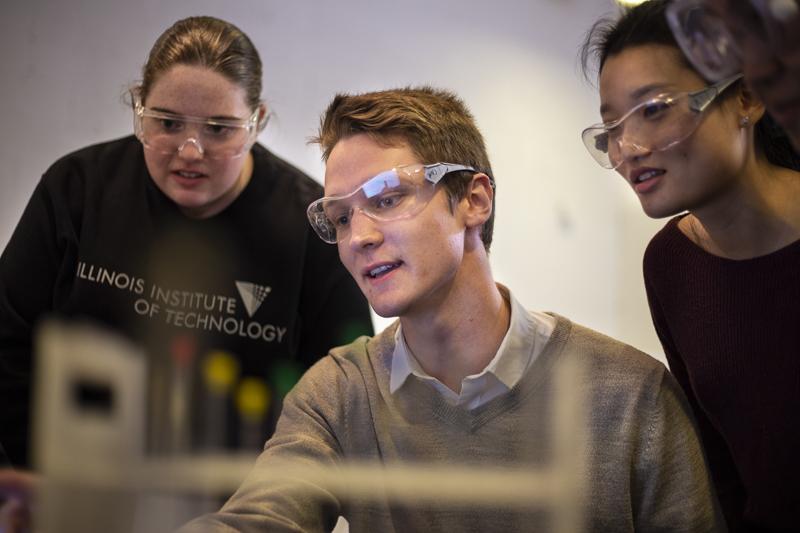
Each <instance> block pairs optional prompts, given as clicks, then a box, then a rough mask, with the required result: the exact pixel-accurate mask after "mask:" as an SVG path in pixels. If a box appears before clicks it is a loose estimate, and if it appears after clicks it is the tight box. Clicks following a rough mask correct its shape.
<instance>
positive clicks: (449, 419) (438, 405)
mask: <svg viewBox="0 0 800 533" xmlns="http://www.w3.org/2000/svg"><path fill="white" fill-rule="evenodd" d="M548 314H550V315H552V316H553V317H555V318H556V327H555V329H554V330H553V333H552V334H551V336H550V339H549V340H548V342H547V344H546V345H545V347H544V349H543V350H542V353H541V354H539V357H537V358H536V360H535V361H534V362H533V364H532V365H531V367H530V368H529V369H528V370H527V372H526V373H525V375H524V376H523V377H522V378H521V379H520V380H519V381H518V382H517V384H516V385H514V387H512V388H511V389H510V390H509V391H508V392H506V393H505V394H502V395H500V396H498V397H496V398H493V399H491V400H489V401H488V402H486V403H485V404H483V405H480V406H478V407H476V408H474V409H467V408H466V407H464V406H458V405H451V404H450V403H448V402H447V400H445V398H443V397H442V395H441V394H439V392H437V391H436V390H435V389H434V388H433V387H431V386H430V385H428V384H426V383H422V382H421V381H419V380H417V379H409V380H407V381H406V383H405V384H404V385H403V386H402V387H401V388H400V390H398V391H397V392H396V393H395V394H399V395H400V396H398V398H393V395H392V394H391V393H390V392H389V385H388V375H389V369H390V368H391V355H392V351H393V350H392V348H393V343H392V341H393V338H394V330H395V329H396V325H395V327H389V328H386V330H384V331H383V332H382V333H381V334H380V336H381V337H384V336H385V335H388V338H387V337H384V338H383V339H382V342H380V348H379V349H378V352H379V354H376V355H379V356H378V360H379V361H380V366H382V367H383V368H381V369H380V370H381V374H382V375H383V376H385V377H386V379H385V380H380V381H381V385H380V389H381V394H383V395H384V397H385V399H386V401H389V402H392V403H394V402H395V401H398V402H400V403H402V399H403V398H409V397H413V399H414V406H415V407H417V408H418V407H419V406H423V405H428V406H429V407H427V409H428V410H429V411H430V412H431V413H432V415H433V416H434V417H436V418H437V419H439V420H440V421H441V422H442V423H444V424H447V425H451V426H456V427H460V428H464V429H468V430H470V431H474V430H476V429H477V428H479V427H481V426H482V425H484V424H485V423H486V422H488V421H490V420H492V419H494V418H495V417H497V416H499V415H501V414H502V413H504V412H507V411H509V410H510V409H512V408H513V407H514V406H515V405H518V404H519V403H521V402H522V401H523V400H524V399H525V398H527V397H528V396H529V395H530V394H532V393H533V392H535V391H536V390H537V389H538V388H539V387H541V386H542V384H543V381H544V380H545V379H546V378H547V377H549V376H551V373H550V372H549V370H550V367H551V366H552V365H553V363H554V362H555V361H556V360H558V359H559V356H560V354H561V352H562V351H563V349H564V346H565V344H566V341H567V339H568V338H569V336H570V335H571V333H572V322H571V321H570V320H569V319H567V318H565V317H562V316H560V315H558V314H556V313H548ZM387 341H388V342H387ZM376 362H377V361H376ZM384 381H385V383H384Z"/></svg>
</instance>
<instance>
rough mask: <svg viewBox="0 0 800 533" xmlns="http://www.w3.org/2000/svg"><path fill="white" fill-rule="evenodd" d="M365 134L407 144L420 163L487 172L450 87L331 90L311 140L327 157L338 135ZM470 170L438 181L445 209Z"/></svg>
mask: <svg viewBox="0 0 800 533" xmlns="http://www.w3.org/2000/svg"><path fill="white" fill-rule="evenodd" d="M358 133H365V134H367V135H369V136H370V137H371V138H372V139H373V140H375V141H376V142H378V143H380V144H384V145H387V146H392V145H394V144H396V143H397V141H398V140H400V141H403V142H406V143H408V145H409V147H410V148H411V150H412V151H413V152H414V154H415V155H416V156H417V157H418V158H419V159H420V161H421V162H423V163H437V162H444V163H457V164H461V165H468V166H471V167H472V168H474V169H475V170H477V171H478V172H483V173H486V174H488V175H489V176H490V177H491V176H493V175H492V168H491V165H490V163H489V156H488V155H487V154H486V145H485V144H484V141H483V136H482V135H481V132H480V131H479V130H478V127H477V125H476V124H475V119H474V118H473V117H472V114H471V113H470V112H469V109H467V106H466V105H465V104H464V102H463V101H462V100H461V99H460V98H459V97H457V96H456V95H455V94H454V93H452V92H450V91H445V90H442V89H434V88H433V87H427V86H425V87H406V88H401V89H391V90H386V91H376V92H369V93H363V94H354V95H351V94H341V93H340V94H337V95H336V97H334V99H333V101H332V102H331V103H330V105H329V106H328V109H327V110H326V111H325V113H323V115H322V118H321V119H320V127H319V134H318V135H317V136H316V137H313V138H312V139H311V142H312V143H317V144H319V145H320V147H321V148H322V159H323V160H324V161H327V160H328V157H329V156H330V154H331V151H332V150H333V147H334V146H336V143H338V142H339V141H340V140H342V139H345V138H347V137H350V136H351V135H355V134H358ZM471 180H472V174H471V173H467V172H458V173H453V174H450V175H448V176H447V177H446V178H445V179H444V181H443V183H444V187H445V190H446V191H447V195H448V198H449V200H450V205H451V208H453V207H454V206H455V204H456V203H457V202H458V201H459V200H461V199H462V198H464V197H465V196H466V195H467V192H468V186H469V184H470V182H471ZM494 210H495V207H494V200H492V214H491V215H490V217H489V219H488V220H487V221H486V222H485V223H484V224H483V227H482V228H481V240H482V241H483V246H484V248H486V251H487V252H488V251H489V247H490V246H491V244H492V233H493V230H494Z"/></svg>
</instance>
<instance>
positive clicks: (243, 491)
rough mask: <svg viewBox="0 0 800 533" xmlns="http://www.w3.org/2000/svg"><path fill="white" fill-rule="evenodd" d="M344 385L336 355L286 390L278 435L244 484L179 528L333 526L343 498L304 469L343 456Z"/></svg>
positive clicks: (205, 532) (246, 530) (212, 532)
mask: <svg viewBox="0 0 800 533" xmlns="http://www.w3.org/2000/svg"><path fill="white" fill-rule="evenodd" d="M345 388H346V379H345V378H344V374H343V372H342V370H341V368H340V367H339V366H338V364H337V363H336V362H335V361H334V360H333V359H332V358H331V357H325V358H323V359H322V360H320V361H319V362H318V363H317V364H316V365H314V366H313V367H312V368H311V369H310V370H309V371H308V372H306V374H305V375H304V376H303V378H302V379H301V380H300V381H299V382H298V384H297V385H296V386H295V388H294V389H292V391H291V392H290V393H289V394H288V395H287V396H286V399H285V402H284V406H283V411H282V412H281V416H280V419H279V421H278V425H277V429H276V431H275V434H274V436H273V437H272V438H271V439H270V440H269V441H268V442H267V444H266V446H265V447H264V451H263V452H262V453H261V455H260V456H259V457H258V459H257V460H256V463H255V466H254V467H253V470H252V472H251V473H250V475H249V476H248V477H247V479H245V481H244V482H243V483H242V485H241V486H240V487H239V489H238V490H237V491H236V492H235V493H234V495H233V496H232V497H231V498H230V500H228V502H227V503H225V505H224V506H223V507H222V509H220V510H219V511H218V512H216V513H213V514H209V515H206V516H203V517H201V518H198V519H197V520H194V521H192V522H190V523H189V524H187V525H185V526H184V527H183V528H181V529H180V530H179V531H178V533H201V532H202V533H217V532H218V533H229V532H241V533H250V532H253V533H255V532H261V531H270V532H279V533H288V532H293V533H300V532H304V533H305V532H309V533H315V532H320V533H321V532H329V531H331V530H332V529H333V527H334V525H335V524H336V520H337V518H338V516H339V514H340V512H341V505H340V502H339V500H338V499H337V498H336V497H335V496H334V495H333V494H332V493H331V492H330V491H328V490H326V489H325V488H324V487H323V486H321V485H320V484H318V483H317V482H316V481H315V480H314V479H312V478H313V475H309V474H308V472H307V470H305V469H308V468H312V469H313V468H318V467H322V468H326V467H327V468H334V467H335V466H336V465H337V464H339V462H340V460H341V458H342V449H341V446H340V445H339V440H338V438H337V433H338V432H339V431H343V429H342V428H344V424H345V423H344V418H345V409H346V405H345V403H346V402H342V401H341V398H344V397H347V396H346V395H347V394H348V391H346V390H344V389H345ZM296 469H300V470H296Z"/></svg>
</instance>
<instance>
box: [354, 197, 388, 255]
mask: <svg viewBox="0 0 800 533" xmlns="http://www.w3.org/2000/svg"><path fill="white" fill-rule="evenodd" d="M349 238H350V246H351V247H352V248H354V249H360V248H367V247H374V246H377V245H379V244H380V243H381V242H383V233H382V232H381V231H380V228H379V226H378V221H377V220H374V219H373V218H372V217H371V216H369V215H368V214H367V213H365V212H364V210H363V209H362V208H360V207H354V208H353V214H352V215H351V216H350V235H349Z"/></svg>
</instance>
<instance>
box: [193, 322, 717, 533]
mask: <svg viewBox="0 0 800 533" xmlns="http://www.w3.org/2000/svg"><path fill="white" fill-rule="evenodd" d="M557 319H558V322H557V325H556V329H555V331H554V332H553V335H552V336H551V339H550V342H549V343H548V344H547V346H546V347H545V350H544V352H543V353H542V354H541V355H540V356H539V357H538V358H537V360H536V361H535V363H534V364H533V366H532V367H531V368H530V369H529V371H528V372H527V374H526V375H525V376H524V377H523V379H522V380H521V381H520V382H519V383H518V384H517V385H516V386H515V387H514V388H513V389H512V390H511V391H510V392H509V393H507V394H505V395H502V396H500V397H497V398H495V399H493V400H491V401H489V402H488V403H487V404H485V405H482V406H480V407H478V408H477V409H474V410H472V411H467V410H464V409H461V408H459V407H454V406H451V405H449V404H448V403H447V402H445V401H444V399H443V398H442V397H441V396H440V395H439V394H438V393H437V392H436V391H435V390H433V388H431V387H430V386H428V385H426V384H424V383H422V382H420V381H419V380H417V379H416V378H411V379H409V380H408V381H407V382H406V383H405V384H404V385H403V387H402V388H400V389H399V390H398V391H397V392H396V394H395V395H394V396H393V395H391V394H390V393H389V373H390V368H391V355H392V351H393V348H394V339H393V337H394V331H395V328H396V325H394V326H390V327H389V328H387V329H386V330H384V331H383V332H382V333H380V334H379V335H377V336H375V337H374V338H371V339H370V338H366V337H362V338H360V339H358V340H357V341H355V342H353V343H352V344H350V345H348V346H344V347H340V348H336V349H334V350H332V351H331V353H330V354H329V355H328V356H327V357H325V358H324V359H322V360H321V361H319V362H318V363H317V364H316V365H315V366H314V367H312V368H311V369H310V370H309V371H308V372H307V373H306V374H305V376H304V377H303V378H302V379H301V381H300V382H299V383H298V384H297V386H296V387H295V388H294V389H293V390H292V392H291V393H290V394H289V395H288V396H287V398H286V401H285V404H284V408H283V412H282V415H281V418H280V420H279V422H278V428H277V431H276V433H275V435H274V437H273V438H272V439H271V440H270V441H269V442H267V444H266V446H265V448H264V451H263V453H262V454H261V456H260V457H259V458H258V461H257V463H256V465H255V469H254V473H253V474H252V475H251V476H250V477H249V478H248V480H246V481H245V482H244V483H243V485H242V486H241V487H240V488H239V490H238V491H237V492H236V494H234V495H233V497H232V498H231V499H230V500H229V501H228V502H227V503H226V504H225V506H224V507H223V508H222V509H221V510H220V511H219V512H218V513H215V514H213V515H208V516H205V517H202V518H200V519H199V520H196V521H194V522H192V523H190V524H189V525H187V526H185V528H184V529H182V530H181V531H182V532H190V531H191V532H201V531H202V532H234V531H239V532H248V533H249V532H274V531H298V532H299V531H302V532H316V531H330V530H331V529H332V528H333V525H334V523H335V522H336V519H337V517H338V516H339V515H340V514H341V515H343V516H345V518H347V519H348V521H349V522H350V530H351V532H352V533H358V532H399V533H406V532H414V531H420V532H430V531H442V532H481V533H485V532H491V531H497V532H509V531H548V530H549V529H550V528H551V526H552V522H551V521H550V520H551V518H552V517H551V515H550V514H549V513H548V512H547V510H546V509H543V508H542V507H541V506H540V505H538V504H537V503H535V502H531V505H530V506H523V507H522V508H520V507H519V506H517V507H515V508H502V507H498V506H497V505H491V506H481V505H469V506H463V505H462V506H453V505H446V504H436V505H434V504H430V503H427V504H418V505H414V504H411V503H409V502H393V501H388V500H387V499H385V498H375V499H374V500H372V501H369V502H364V501H360V502H359V501H345V500H344V499H343V498H341V497H337V495H335V494H333V493H331V492H329V491H327V490H325V489H323V488H321V487H317V486H315V485H313V484H312V483H307V482H303V481H298V480H297V479H294V480H287V479H285V478H284V479H279V478H277V477H274V476H271V475H270V466H271V465H275V464H277V463H279V462H280V461H283V460H292V461H298V462H300V463H301V464H302V463H306V464H307V463H313V464H326V465H336V464H339V463H341V462H343V461H345V460H359V461H363V460H375V461H382V462H383V463H385V464H397V463H404V462H408V463H413V464H415V465H418V464H419V463H420V462H426V461H432V462H434V463H435V464H437V465H441V464H451V465H465V466H470V465H473V466H477V465H490V466H491V465H494V466H510V467H513V468H515V469H521V468H525V467H536V466H541V465H543V464H546V462H547V459H548V457H549V456H550V455H549V454H551V453H552V450H551V449H550V444H551V443H552V438H551V437H552V434H551V433H552V424H551V420H550V418H551V417H550V416H548V415H549V410H550V409H551V408H552V404H551V399H552V398H553V397H554V396H553V390H552V385H553V379H552V378H553V368H554V363H556V362H558V361H559V360H563V358H565V357H566V356H568V355H572V356H575V357H577V358H578V360H580V361H581V362H582V363H584V372H585V374H584V377H585V379H584V380H583V381H582V385H581V387H580V388H581V389H582V390H583V392H584V394H585V395H586V396H585V397H586V400H587V402H586V406H587V412H586V414H585V420H586V423H587V430H588V437H589V439H590V443H589V445H588V446H587V456H586V458H585V464H586V472H585V474H584V476H583V482H584V484H585V485H584V487H585V494H586V497H585V499H584V501H585V507H584V512H583V523H584V526H585V529H586V530H587V531H598V532H599V531H603V532H626V531H645V532H646V531H691V532H702V531H721V530H724V526H723V525H722V523H721V519H720V514H719V510H718V505H717V503H716V498H715V496H714V495H713V492H712V488H711V484H710V480H709V476H708V472H707V470H706V463H705V460H704V457H703V453H702V451H701V448H700V444H699V441H698V438H697V434H696V430H695V426H694V423H693V422H692V420H691V418H690V414H689V408H688V405H687V403H686V400H685V398H684V397H683V395H682V393H681V391H680V389H679V387H678V385H677V384H676V383H675V380H674V379H673V378H672V376H671V375H670V374H669V373H668V372H667V370H666V369H665V368H664V366H663V365H661V364H660V363H659V362H657V361H655V360H654V359H652V358H650V357H648V356H647V355H645V354H643V353H641V352H639V351H637V350H635V349H633V348H631V347H630V346H627V345H624V344H622V343H620V342H617V341H615V340H613V339H610V338H608V337H606V336H603V335H601V334H599V333H597V332H594V331H592V330H589V329H587V328H584V327H582V326H579V325H576V324H573V323H571V322H570V321H569V320H567V319H565V318H563V317H557ZM298 487H300V488H301V489H302V490H298Z"/></svg>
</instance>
